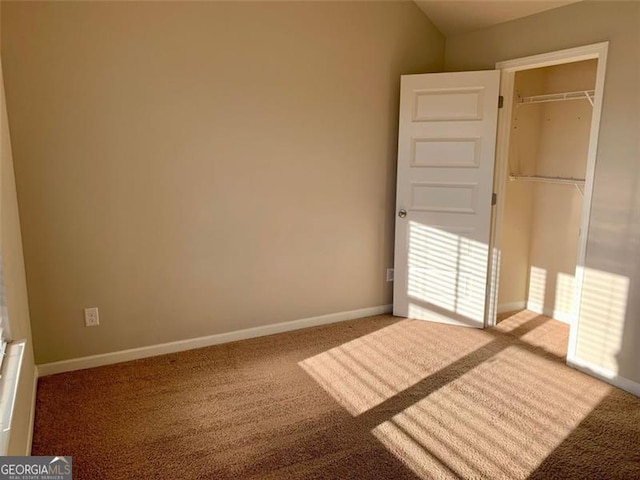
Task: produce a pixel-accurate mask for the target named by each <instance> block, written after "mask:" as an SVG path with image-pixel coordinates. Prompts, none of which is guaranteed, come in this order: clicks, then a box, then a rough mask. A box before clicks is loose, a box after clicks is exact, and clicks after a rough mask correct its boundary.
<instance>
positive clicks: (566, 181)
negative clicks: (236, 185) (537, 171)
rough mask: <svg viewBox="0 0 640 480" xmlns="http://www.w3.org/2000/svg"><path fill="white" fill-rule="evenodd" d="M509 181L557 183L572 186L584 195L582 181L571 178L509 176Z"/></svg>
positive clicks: (581, 179)
mask: <svg viewBox="0 0 640 480" xmlns="http://www.w3.org/2000/svg"><path fill="white" fill-rule="evenodd" d="M509 180H511V181H516V180H517V181H524V182H537V183H557V184H561V185H573V186H575V187H576V188H577V189H578V191H579V192H580V193H581V194H583V195H584V190H583V189H584V179H583V178H572V177H547V176H545V175H509Z"/></svg>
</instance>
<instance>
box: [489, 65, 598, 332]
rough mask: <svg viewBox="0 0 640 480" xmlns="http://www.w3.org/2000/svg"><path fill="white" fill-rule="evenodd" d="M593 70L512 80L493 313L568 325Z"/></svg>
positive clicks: (555, 69)
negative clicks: (522, 313) (529, 314)
mask: <svg viewBox="0 0 640 480" xmlns="http://www.w3.org/2000/svg"><path fill="white" fill-rule="evenodd" d="M596 68H597V60H587V61H581V62H574V63H566V64H562V65H555V66H552V67H545V68H538V69H532V70H523V71H520V72H517V74H516V77H515V95H514V105H513V109H512V117H511V134H510V143H509V162H508V163H509V167H508V172H507V173H506V174H507V175H508V176H509V180H508V181H507V188H506V192H505V207H504V214H503V223H502V234H501V239H500V252H501V253H500V273H499V287H498V313H502V312H508V311H514V310H521V309H524V308H526V309H528V310H531V311H534V312H537V313H542V314H545V315H548V316H550V317H552V318H555V319H557V320H561V321H565V322H568V321H570V319H571V318H572V312H573V300H574V276H575V269H576V259H577V254H578V242H579V236H580V233H581V232H580V222H581V213H582V206H583V199H584V197H583V189H584V178H585V173H586V163H587V153H588V147H589V134H590V129H591V116H592V110H593V101H594V89H595V81H596Z"/></svg>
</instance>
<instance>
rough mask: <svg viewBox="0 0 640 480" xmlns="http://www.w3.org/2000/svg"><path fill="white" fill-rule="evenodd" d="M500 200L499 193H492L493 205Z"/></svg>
mask: <svg viewBox="0 0 640 480" xmlns="http://www.w3.org/2000/svg"><path fill="white" fill-rule="evenodd" d="M497 202H498V194H497V193H492V194H491V205H495V204H496V203H497Z"/></svg>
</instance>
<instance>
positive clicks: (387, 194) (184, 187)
mask: <svg viewBox="0 0 640 480" xmlns="http://www.w3.org/2000/svg"><path fill="white" fill-rule="evenodd" d="M2 9H3V14H2V23H3V25H2V36H3V41H2V53H3V55H2V61H3V64H4V66H5V76H6V88H7V99H8V108H9V118H10V122H11V135H12V140H13V146H14V155H15V161H16V177H17V184H18V196H19V201H20V208H21V213H22V218H21V219H22V227H23V232H24V249H25V260H26V267H27V274H28V285H29V301H30V307H31V317H32V327H33V335H34V342H35V349H36V359H37V362H38V363H46V362H52V361H57V360H63V359H68V358H74V357H81V356H85V355H92V354H99V353H104V352H111V351H117V350H122V349H127V348H133V347H140V346H144V345H153V344H157V343H161V342H169V341H174V340H180V339H186V338H191V337H198V336H203V335H211V334H216V333H222V332H228V331H233V330H238V329H243V328H248V327H255V326H260V325H267V324H272V323H275V322H282V321H288V320H294V319H299V318H305V317H310V316H315V315H321V314H328V313H333V312H340V311H346V310H352V309H358V308H363V307H371V306H375V305H382V304H387V303H390V302H391V289H390V284H388V283H386V282H385V269H386V268H387V267H390V266H391V265H392V251H393V222H394V214H393V209H394V195H395V159H396V141H397V140H396V139H397V118H398V112H397V110H398V95H399V77H400V75H401V74H408V73H420V72H431V71H440V70H441V69H442V64H443V51H444V41H443V38H442V36H441V35H440V34H439V33H438V32H437V30H435V28H434V27H433V26H432V25H431V23H430V22H429V21H428V20H427V19H426V18H425V17H424V15H422V14H421V13H420V11H419V9H418V8H417V7H416V6H415V5H414V4H413V3H411V2H371V3H369V2H355V3H342V2H336V3H334V2H320V3H309V2H296V3H291V2H284V3H272V2H257V3H250V2H249V3H245V2H233V3H221V2H194V3H191V2H157V3H156V2H153V3H150V2H149V3H147V2H141V3H131V2H109V3H96V2H69V3H60V2H50V3H31V2H24V3H11V2H2ZM91 306H97V307H99V309H100V315H101V325H100V326H99V327H97V328H85V327H84V323H83V308H84V307H91Z"/></svg>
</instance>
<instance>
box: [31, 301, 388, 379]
mask: <svg viewBox="0 0 640 480" xmlns="http://www.w3.org/2000/svg"><path fill="white" fill-rule="evenodd" d="M391 310H392V305H380V306H377V307H369V308H361V309H359V310H350V311H347V312H338V313H332V314H329V315H321V316H319V317H310V318H303V319H300V320H293V321H291V322H281V323H274V324H272V325H265V326H263V327H255V328H247V329H244V330H236V331H234V332H228V333H220V334H217V335H209V336H206V337H199V338H190V339H187V340H179V341H177V342H169V343H161V344H159V345H151V346H148V347H140V348H132V349H129V350H121V351H119V352H111V353H103V354H100V355H91V356H89V357H81V358H73V359H71V360H62V361H60V362H52V363H44V364H42V365H38V372H39V374H40V376H41V377H45V376H47V375H54V374H56V373H63V372H72V371H74V370H82V369H85V368H93V367H100V366H103V365H111V364H114V363H120V362H127V361H129V360H138V359H140V358H146V357H155V356H156V355H164V354H167V353H175V352H182V351H184V350H192V349H194V348H202V347H209V346H211V345H219V344H221V343H229V342H235V341H238V340H246V339H248V338H255V337H263V336H265V335H273V334H275V333H283V332H289V331H292V330H299V329H301V328H308V327H315V326H318V325H326V324H329V323H336V322H343V321H345V320H354V319H356V318H362V317H371V316H373V315H382V314H385V313H390V312H391Z"/></svg>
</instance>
